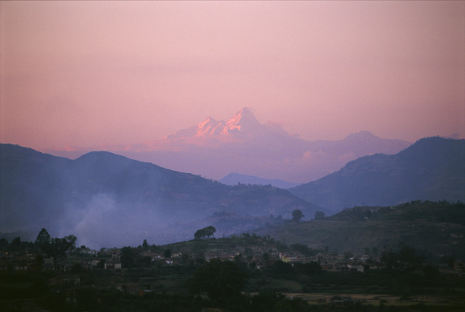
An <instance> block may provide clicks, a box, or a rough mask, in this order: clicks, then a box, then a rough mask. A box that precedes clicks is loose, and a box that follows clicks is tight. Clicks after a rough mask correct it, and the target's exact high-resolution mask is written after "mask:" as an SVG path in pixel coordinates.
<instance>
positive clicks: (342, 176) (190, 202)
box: [0, 137, 465, 247]
mask: <svg viewBox="0 0 465 312" xmlns="http://www.w3.org/2000/svg"><path fill="white" fill-rule="evenodd" d="M464 159H465V140H453V139H444V138H439V137H434V138H425V139H421V140H419V141H417V142H416V143H414V144H413V145H411V146H410V147H408V148H406V149H405V150H403V151H401V152H399V153H397V154H395V155H385V154H375V155H370V156H364V157H361V158H359V159H357V160H354V161H351V162H349V163H348V164H347V165H346V166H345V167H343V168H342V169H340V170H338V171H336V172H334V173H332V174H330V175H328V176H326V177H324V178H321V179H318V180H316V181H313V182H309V183H306V184H303V185H299V186H297V187H293V188H291V189H289V190H284V189H280V188H276V187H273V186H270V185H265V186H264V185H250V184H238V185H234V186H228V185H224V184H222V183H219V182H217V181H214V180H209V179H205V178H202V177H200V176H197V175H193V174H190V173H182V172H177V171H173V170H169V169H165V168H163V167H160V166H157V165H154V164H152V163H148V162H140V161H136V160H133V159H129V158H126V157H124V156H121V155H116V154H113V153H109V152H90V153H87V154H85V155H83V156H81V157H79V158H77V159H75V160H71V159H67V158H63V157H56V156H52V155H49V154H44V153H40V152H37V151H35V150H32V149H29V148H24V147H21V146H17V145H11V144H0V232H3V233H5V232H18V231H19V232H28V233H37V232H38V230H40V228H42V227H46V228H47V229H49V231H50V232H51V233H52V234H53V235H66V234H70V233H73V234H77V235H78V237H79V238H80V239H81V241H80V243H83V244H87V245H89V246H91V247H102V246H106V247H109V246H121V245H128V244H132V245H134V244H139V243H140V242H141V241H142V240H143V239H148V240H149V241H150V242H153V243H157V244H158V243H166V242H173V241H179V240H185V239H188V238H192V235H193V233H194V232H195V230H196V229H198V228H200V227H204V226H208V225H213V226H215V227H217V229H218V232H217V235H219V236H221V235H229V234H234V233H240V232H247V231H251V230H253V229H256V228H260V227H264V226H265V225H266V224H269V225H272V224H275V225H278V224H280V223H282V222H283V218H284V219H290V218H291V213H292V211H293V210H294V209H300V210H301V211H302V212H303V214H304V216H305V218H306V219H309V218H311V217H313V216H314V214H315V212H316V211H318V210H321V211H324V212H325V213H326V214H327V215H328V214H333V213H336V212H339V211H340V210H342V209H344V208H349V207H354V206H379V205H395V204H398V203H402V202H408V201H411V200H436V201H437V200H446V201H452V202H453V201H465V162H464V161H463V160H464Z"/></svg>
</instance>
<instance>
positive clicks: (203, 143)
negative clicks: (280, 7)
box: [48, 107, 410, 183]
mask: <svg viewBox="0 0 465 312" xmlns="http://www.w3.org/2000/svg"><path fill="white" fill-rule="evenodd" d="M409 144H410V143H409V142H406V141H402V140H393V139H382V138H379V137H377V136H375V135H373V134H371V133H370V132H368V131H361V132H358V133H354V134H351V135H348V136H347V137H346V138H344V139H341V140H334V141H331V140H319V141H308V140H305V139H302V138H300V137H298V136H296V135H290V134H289V133H287V132H286V131H285V130H284V129H283V128H281V127H280V126H279V125H277V124H272V123H261V122H259V121H258V120H257V118H256V117H255V115H254V113H253V111H252V110H251V109H249V108H247V107H244V108H242V109H241V110H239V111H238V112H237V113H236V114H235V115H234V116H232V117H231V118H229V119H227V120H215V119H214V118H212V117H208V118H207V119H205V120H204V121H202V122H200V123H198V124H197V125H194V126H192V127H189V128H186V129H182V130H179V131H177V132H176V133H174V134H172V135H169V136H167V137H165V138H163V139H159V140H153V141H151V142H146V143H144V144H134V145H128V146H113V147H104V149H105V150H109V151H112V152H115V153H117V154H121V155H125V156H127V157H129V158H133V159H137V160H140V161H148V162H152V163H156V164H159V165H160V166H162V167H165V168H171V169H174V170H177V171H182V172H192V173H196V174H199V175H202V176H207V177H210V178H214V179H220V178H222V177H224V176H225V175H227V174H229V173H231V172H240V173H242V174H246V175H250V176H257V177H263V178H266V179H270V178H273V179H280V180H284V181H295V182H299V183H303V182H306V181H310V180H315V179H318V178H321V177H324V176H325V175H327V174H329V173H331V172H333V171H335V170H338V169H340V168H342V167H343V166H344V165H345V164H346V163H347V162H348V161H350V160H354V159H356V158H358V157H361V156H365V155H370V154H374V153H386V154H395V153H397V152H399V151H401V150H402V149H404V148H406V147H407V146H408V145H409ZM84 151H87V152H88V151H90V150H89V149H87V150H79V149H78V150H75V151H48V152H50V153H52V154H55V155H61V156H66V157H76V156H78V155H80V154H82V153H83V152H84Z"/></svg>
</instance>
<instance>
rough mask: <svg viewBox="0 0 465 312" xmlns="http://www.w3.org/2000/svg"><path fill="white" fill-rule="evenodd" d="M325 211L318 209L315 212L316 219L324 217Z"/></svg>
mask: <svg viewBox="0 0 465 312" xmlns="http://www.w3.org/2000/svg"><path fill="white" fill-rule="evenodd" d="M324 217H325V213H324V212H323V211H316V212H315V220H321V219H324Z"/></svg>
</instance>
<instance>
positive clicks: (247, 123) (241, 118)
mask: <svg viewBox="0 0 465 312" xmlns="http://www.w3.org/2000/svg"><path fill="white" fill-rule="evenodd" d="M260 126H261V124H260V123H259V122H258V120H257V119H256V118H255V115H254V114H253V113H252V111H251V110H250V109H249V108H248V107H244V108H242V109H241V110H240V111H238V112H237V113H236V114H235V115H234V116H233V117H232V118H231V119H229V120H228V121H227V122H226V129H225V130H226V131H227V132H228V133H229V132H231V131H248V130H256V129H257V128H259V127H260Z"/></svg>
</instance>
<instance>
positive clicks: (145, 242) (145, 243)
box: [142, 239, 149, 249]
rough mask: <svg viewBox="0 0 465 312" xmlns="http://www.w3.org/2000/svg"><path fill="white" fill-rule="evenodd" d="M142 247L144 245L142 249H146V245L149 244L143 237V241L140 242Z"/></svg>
mask: <svg viewBox="0 0 465 312" xmlns="http://www.w3.org/2000/svg"><path fill="white" fill-rule="evenodd" d="M142 247H144V249H147V247H149V244H148V243H147V240H146V239H144V242H143V243H142Z"/></svg>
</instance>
